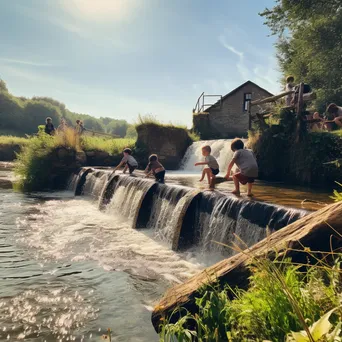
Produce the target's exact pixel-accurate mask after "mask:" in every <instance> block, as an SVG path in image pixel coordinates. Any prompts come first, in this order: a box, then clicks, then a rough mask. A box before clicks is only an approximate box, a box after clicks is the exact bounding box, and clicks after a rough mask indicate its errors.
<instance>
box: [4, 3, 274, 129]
mask: <svg viewBox="0 0 342 342" xmlns="http://www.w3.org/2000/svg"><path fill="white" fill-rule="evenodd" d="M273 4H274V0H258V1H256V0H240V1H236V0H215V1H208V0H172V1H169V0H96V1H95V0H45V1H42V0H12V1H7V0H0V42H1V49H0V78H2V79H4V80H5V81H6V83H7V85H8V88H9V89H10V91H11V92H12V93H13V94H15V95H20V96H27V97H31V96H34V95H36V96H50V97H53V98H55V99H57V100H59V101H61V102H64V103H65V104H66V105H67V107H68V108H69V109H71V110H73V111H76V112H82V113H89V114H91V115H94V116H97V117H99V116H109V117H114V118H120V119H126V120H128V121H131V122H132V121H134V120H135V119H136V118H137V116H138V114H139V113H141V114H146V113H152V114H154V115H155V116H157V117H158V118H159V119H160V120H162V121H164V122H170V121H172V122H174V123H185V124H187V125H189V126H190V125H191V120H192V108H193V107H194V104H195V102H196V100H197V98H198V96H199V95H200V93H201V92H202V91H204V92H205V93H208V94H222V95H224V94H226V93H227V92H229V91H230V90H232V89H234V88H235V87H237V86H239V85H240V84H241V83H243V82H245V81H247V80H248V79H250V80H252V81H254V82H256V83H258V84H259V85H260V86H262V87H264V88H266V89H267V90H269V91H271V92H278V91H279V90H280V84H279V79H280V74H279V72H278V71H277V62H276V59H275V50H274V46H273V44H274V37H268V35H269V31H268V29H267V27H266V26H264V25H263V19H262V18H261V17H259V16H258V12H260V11H262V10H263V9H264V8H265V7H271V6H272V5H273Z"/></svg>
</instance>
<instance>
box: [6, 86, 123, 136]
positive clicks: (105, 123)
mask: <svg viewBox="0 0 342 342" xmlns="http://www.w3.org/2000/svg"><path fill="white" fill-rule="evenodd" d="M48 116H50V117H51V118H52V120H53V123H54V125H55V126H56V127H57V126H58V125H59V123H60V120H61V119H62V118H64V119H65V120H66V121H67V123H68V125H69V126H71V127H74V126H75V122H76V120H78V119H79V120H82V121H83V124H84V126H85V128H87V129H89V130H93V131H97V132H107V133H110V134H116V135H118V136H120V137H122V138H123V137H125V135H126V131H127V128H128V126H129V124H128V123H127V122H126V121H125V120H116V119H111V118H100V119H97V118H94V117H92V116H90V115H88V114H81V113H74V112H71V111H70V110H68V109H67V108H66V106H65V104H64V103H61V102H59V101H57V100H54V99H52V98H50V97H45V96H34V97H33V98H32V99H27V98H25V97H15V96H13V95H12V94H10V93H9V92H8V89H7V87H6V83H5V82H4V81H3V80H0V133H7V132H10V133H11V134H15V135H25V134H34V133H37V126H38V125H42V124H45V119H46V117H48Z"/></svg>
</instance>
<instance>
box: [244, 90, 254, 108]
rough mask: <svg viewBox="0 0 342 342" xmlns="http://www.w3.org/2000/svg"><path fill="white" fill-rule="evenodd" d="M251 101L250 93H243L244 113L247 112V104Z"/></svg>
mask: <svg viewBox="0 0 342 342" xmlns="http://www.w3.org/2000/svg"><path fill="white" fill-rule="evenodd" d="M251 100H252V94H251V93H245V94H244V95H243V110H244V112H247V110H248V102H250V101H251Z"/></svg>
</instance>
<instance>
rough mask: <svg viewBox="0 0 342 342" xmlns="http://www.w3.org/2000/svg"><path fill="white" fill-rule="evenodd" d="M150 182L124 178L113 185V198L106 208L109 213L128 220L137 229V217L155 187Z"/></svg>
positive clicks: (120, 178)
mask: <svg viewBox="0 0 342 342" xmlns="http://www.w3.org/2000/svg"><path fill="white" fill-rule="evenodd" d="M155 185H156V184H154V183H153V182H151V181H150V180H146V179H143V178H137V177H130V176H123V177H119V179H118V181H117V182H116V183H115V184H114V185H113V186H114V187H115V188H114V189H113V190H114V191H113V196H112V198H111V199H110V202H109V203H108V205H107V206H106V209H105V210H106V212H107V213H109V214H110V213H115V214H117V215H120V216H122V217H124V218H125V219H127V220H128V221H129V222H130V223H131V224H132V226H133V228H135V225H136V220H137V216H138V213H139V210H140V207H141V204H142V201H143V199H144V197H145V195H146V193H147V192H148V191H149V189H151V187H153V186H155Z"/></svg>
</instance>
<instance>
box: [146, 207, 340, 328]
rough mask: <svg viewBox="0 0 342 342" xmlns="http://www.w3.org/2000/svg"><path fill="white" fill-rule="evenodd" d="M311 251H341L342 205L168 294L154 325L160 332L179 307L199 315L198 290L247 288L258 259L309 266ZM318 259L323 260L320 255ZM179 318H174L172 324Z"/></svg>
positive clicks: (283, 231) (306, 219) (295, 225)
mask: <svg viewBox="0 0 342 342" xmlns="http://www.w3.org/2000/svg"><path fill="white" fill-rule="evenodd" d="M307 248H309V249H310V250H311V251H320V252H328V251H331V249H334V250H335V249H337V248H342V202H339V203H335V204H331V205H329V206H326V207H324V208H323V209H321V210H319V211H316V212H314V213H312V214H310V215H308V216H305V217H303V218H302V219H300V220H298V221H296V222H294V223H292V224H290V225H289V226H287V227H285V228H283V229H281V230H278V231H277V232H275V233H273V234H272V235H270V236H269V237H268V238H266V239H264V240H262V241H260V242H259V243H257V244H256V245H254V246H253V247H251V248H250V249H248V250H245V251H244V252H242V253H239V254H237V255H235V256H233V257H231V258H229V259H225V260H222V261H220V262H218V263H217V264H215V265H213V266H211V267H208V268H206V269H205V270H203V271H202V272H201V273H199V274H198V275H196V276H194V277H192V278H190V279H189V280H188V281H186V282H185V283H184V284H181V285H176V286H174V287H173V288H171V289H170V290H168V291H167V292H166V293H165V295H164V297H163V298H162V299H161V300H160V302H159V303H158V305H156V306H155V308H154V310H153V312H152V324H153V325H154V327H155V329H156V331H158V330H159V326H160V323H161V318H163V317H170V315H171V314H172V312H174V311H175V309H177V308H179V307H184V308H186V309H187V310H189V311H190V312H192V313H195V312H196V305H195V303H194V300H195V298H196V296H197V295H198V293H199V292H198V291H199V289H200V288H201V287H202V286H203V285H204V284H208V283H210V282H212V281H218V283H219V284H221V285H223V284H227V285H229V286H231V287H232V288H235V287H239V288H243V289H246V288H247V287H248V277H249V276H250V271H249V265H250V263H251V262H252V260H253V258H255V257H268V258H270V259H274V258H275V255H276V254H277V255H278V256H286V257H290V258H292V261H293V262H299V263H307V259H308V257H309V254H307V253H306V251H308V250H307ZM310 253H311V254H310V255H312V253H315V257H318V258H319V257H320V253H319V252H317V253H316V252H310ZM176 319H177V316H176V315H173V316H172V320H173V321H174V320H176Z"/></svg>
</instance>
